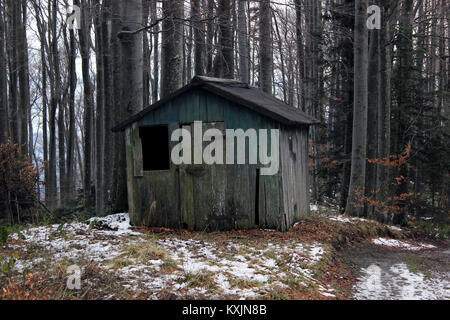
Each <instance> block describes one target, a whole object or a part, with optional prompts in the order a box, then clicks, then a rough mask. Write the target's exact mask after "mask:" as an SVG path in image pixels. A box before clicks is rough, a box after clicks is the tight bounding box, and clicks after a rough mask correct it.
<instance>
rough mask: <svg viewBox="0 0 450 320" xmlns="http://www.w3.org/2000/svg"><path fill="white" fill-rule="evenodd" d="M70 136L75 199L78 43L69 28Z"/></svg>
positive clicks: (69, 158)
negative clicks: (76, 63)
mask: <svg viewBox="0 0 450 320" xmlns="http://www.w3.org/2000/svg"><path fill="white" fill-rule="evenodd" d="M69 50H70V52H69V137H68V141H67V179H66V184H67V185H66V193H67V199H68V200H73V199H74V196H75V177H74V165H75V163H74V162H75V156H74V154H75V152H74V149H75V135H76V129H75V91H76V89H77V74H76V68H75V62H76V43H75V32H74V30H73V29H70V30H69Z"/></svg>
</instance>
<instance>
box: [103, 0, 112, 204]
mask: <svg viewBox="0 0 450 320" xmlns="http://www.w3.org/2000/svg"><path fill="white" fill-rule="evenodd" d="M111 1H112V0H105V1H103V7H102V23H101V25H102V27H101V28H102V60H103V61H102V62H103V90H104V101H103V102H104V109H103V113H104V141H105V143H104V155H103V177H104V199H105V203H106V204H107V205H108V209H109V208H110V207H111V201H112V175H113V171H112V170H113V148H114V145H113V144H112V143H109V141H112V132H111V128H112V122H113V119H112V117H113V114H112V112H113V108H114V105H115V100H114V98H115V96H114V80H113V66H112V59H111V54H112V51H111V48H112V47H111V38H110V32H109V31H108V28H109V25H110V24H111V23H112V15H111V9H112V7H111Z"/></svg>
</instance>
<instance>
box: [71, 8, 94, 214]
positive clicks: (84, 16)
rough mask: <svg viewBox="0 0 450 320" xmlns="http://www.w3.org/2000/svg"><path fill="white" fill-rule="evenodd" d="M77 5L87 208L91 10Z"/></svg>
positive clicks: (91, 103)
mask: <svg viewBox="0 0 450 320" xmlns="http://www.w3.org/2000/svg"><path fill="white" fill-rule="evenodd" d="M75 4H79V5H81V29H80V30H79V33H78V36H79V39H80V53H81V68H82V75H83V104H84V112H83V117H84V121H83V122H84V141H83V144H84V177H83V187H84V197H85V201H86V207H90V206H92V205H93V194H92V175H91V173H92V121H93V120H92V111H93V108H94V95H93V90H92V82H91V76H90V73H89V68H90V57H91V54H90V29H91V14H90V12H91V10H90V5H89V3H88V2H86V0H82V1H81V2H80V1H79V0H77V1H76V3H75Z"/></svg>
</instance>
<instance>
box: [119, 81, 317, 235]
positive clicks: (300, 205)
mask: <svg viewBox="0 0 450 320" xmlns="http://www.w3.org/2000/svg"><path fill="white" fill-rule="evenodd" d="M316 123H318V121H317V120H315V119H314V118H312V117H311V116H309V115H307V114H306V113H304V112H302V111H301V110H299V109H296V108H293V107H290V106H288V105H287V104H285V103H284V102H282V101H280V100H278V99H276V98H275V97H273V96H271V95H269V94H267V93H264V92H263V91H261V90H260V89H257V88H254V87H251V86H249V85H247V84H245V83H242V82H239V81H236V80H229V79H218V78H209V77H200V76H196V77H194V78H193V80H192V81H191V82H190V83H189V84H188V85H186V86H185V87H183V88H181V89H180V90H178V91H176V92H174V93H173V94H172V95H170V96H168V97H166V98H164V99H162V100H160V101H158V102H156V103H155V104H153V105H151V106H149V107H147V108H145V109H144V110H142V111H141V112H139V113H137V114H136V115H134V116H132V117H131V118H129V119H127V120H125V121H123V122H122V123H120V124H118V125H117V126H116V127H114V128H113V131H121V130H125V136H126V158H127V189H128V203H129V212H130V220H131V223H132V224H134V225H146V226H152V227H171V228H188V229H191V230H227V229H249V228H255V227H260V228H276V229H279V230H287V229H288V228H290V227H291V226H292V225H293V224H294V223H295V222H297V221H299V220H300V219H301V218H302V217H306V216H308V214H309V199H310V196H309V178H308V176H309V173H308V172H309V171H308V131H309V130H308V129H309V126H310V125H313V124H316ZM195 125H197V126H198V125H201V126H202V130H203V131H202V132H205V131H206V130H208V129H210V128H215V129H218V130H220V132H223V136H224V139H226V138H227V134H228V132H229V131H230V130H231V129H235V130H236V129H242V130H241V132H242V131H244V132H248V130H249V129H255V130H257V132H261V131H260V130H261V129H262V130H264V129H266V130H267V132H268V137H267V146H266V148H268V154H269V153H270V154H276V153H272V152H273V150H270V149H271V146H272V144H271V143H272V141H273V139H274V138H275V137H276V138H278V139H279V144H278V146H279V147H278V149H279V150H278V152H279V159H278V160H279V169H278V170H277V171H276V173H275V174H271V175H263V174H261V170H263V168H265V165H264V164H263V163H262V162H261V161H260V157H257V158H258V160H257V163H252V161H251V158H252V156H253V159H254V156H255V155H254V152H255V151H256V152H258V154H260V152H262V150H260V148H261V142H259V143H258V144H257V147H256V148H255V147H254V146H253V147H250V146H249V144H250V142H249V140H250V138H249V137H248V136H247V138H245V136H244V141H245V150H246V152H245V160H246V161H245V162H244V163H242V161H241V162H238V161H236V162H234V164H226V163H224V164H217V163H215V164H205V163H202V164H198V162H195V161H192V162H191V163H181V164H175V163H174V161H172V158H171V154H172V153H171V152H172V150H173V148H174V147H175V146H176V145H177V144H179V141H172V134H173V133H174V131H175V130H176V129H180V128H183V129H185V130H187V131H188V132H194V126H195ZM276 129H277V130H276ZM215 132H217V130H216V131H215ZM275 132H278V136H277V135H274V133H275ZM233 139H234V138H233ZM212 140H214V139H212ZM180 141H181V140H180ZM208 143H209V142H205V141H203V142H202V147H206V146H207V145H208ZM194 144H195V143H194ZM224 145H226V143H224ZM233 148H234V147H233ZM224 149H225V147H224ZM230 151H231V147H230V150H224V152H230ZM234 151H236V150H234ZM234 151H233V154H234V153H236V152H234ZM183 152H184V151H183ZM194 156H195V155H192V157H194ZM232 156H233V155H232ZM236 157H237V155H236V154H234V159H236ZM241 160H242V158H241ZM195 163H197V164H195ZM238 163H239V164H238ZM266 164H267V163H266Z"/></svg>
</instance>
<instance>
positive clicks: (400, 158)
mask: <svg viewBox="0 0 450 320" xmlns="http://www.w3.org/2000/svg"><path fill="white" fill-rule="evenodd" d="M410 156H411V144H408V145H407V146H406V149H405V151H403V152H402V154H400V155H397V154H394V155H390V156H389V157H386V158H382V159H367V161H368V162H369V163H372V164H379V165H382V166H383V167H400V166H402V165H404V164H405V163H406V162H407V161H408V159H409V157H410Z"/></svg>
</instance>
